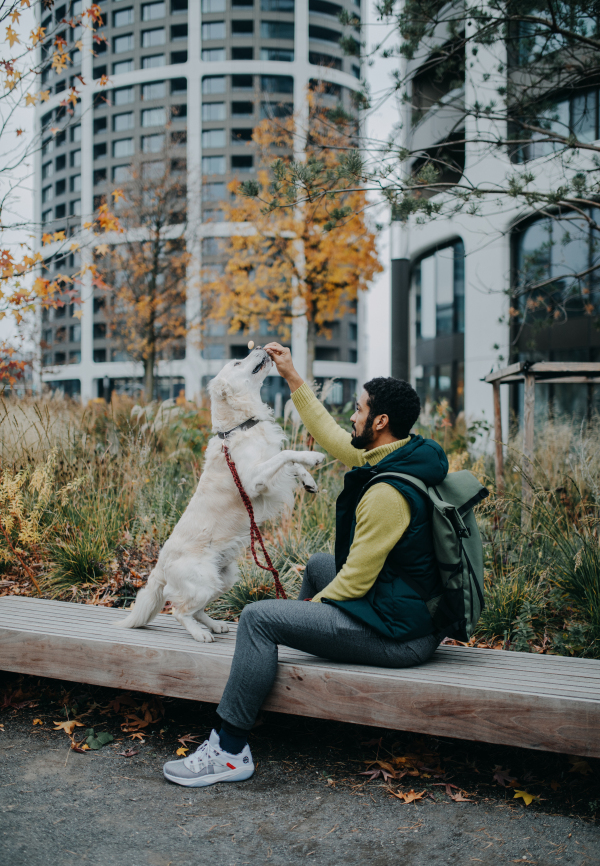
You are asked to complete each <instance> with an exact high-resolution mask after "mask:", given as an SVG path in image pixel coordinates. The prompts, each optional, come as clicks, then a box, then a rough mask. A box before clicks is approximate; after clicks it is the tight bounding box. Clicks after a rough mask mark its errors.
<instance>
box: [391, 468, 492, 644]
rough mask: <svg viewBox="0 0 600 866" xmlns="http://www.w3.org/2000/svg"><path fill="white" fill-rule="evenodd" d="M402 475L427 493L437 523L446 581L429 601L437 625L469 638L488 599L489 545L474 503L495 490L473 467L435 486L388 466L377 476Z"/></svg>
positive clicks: (436, 539) (437, 543) (449, 633)
mask: <svg viewBox="0 0 600 866" xmlns="http://www.w3.org/2000/svg"><path fill="white" fill-rule="evenodd" d="M386 476H393V477H395V478H402V479H404V481H406V482H407V483H408V484H410V485H411V486H412V487H414V488H415V489H416V490H419V491H420V492H421V493H422V494H423V495H424V496H425V497H427V499H428V501H429V506H430V514H431V520H432V525H433V548H434V553H435V558H436V560H437V564H438V568H439V570H440V577H441V580H442V585H443V587H444V589H443V592H442V594H441V595H438V596H436V597H435V598H432V599H429V601H427V607H428V609H429V613H430V614H431V616H432V619H433V622H434V624H435V626H436V628H438V629H440V631H443V632H444V634H445V635H446V636H448V637H453V638H455V639H456V640H461V641H467V640H469V638H470V637H471V635H472V634H473V632H474V631H475V627H476V625H477V622H478V621H479V617H480V616H481V611H482V610H483V608H484V600H483V545H482V543H481V536H480V535H479V529H478V527H477V521H476V519H475V515H474V514H473V508H474V507H475V505H477V503H478V502H481V500H482V499H485V497H486V496H488V495H489V491H488V489H487V487H484V486H483V484H480V483H479V481H478V480H477V479H476V478H475V476H474V475H473V473H472V472H469V471H468V470H467V469H463V470H461V471H460V472H450V473H449V474H448V475H447V476H446V478H445V479H444V481H442V483H441V484H436V485H435V486H433V487H427V485H426V484H425V483H424V482H423V481H421V480H420V479H419V478H415V477H414V476H412V475H405V474H404V473H403V472H382V473H381V475H379V476H378V478H377V480H378V481H379V480H380V479H381V478H385V477H386Z"/></svg>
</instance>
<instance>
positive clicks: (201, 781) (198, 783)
mask: <svg viewBox="0 0 600 866" xmlns="http://www.w3.org/2000/svg"><path fill="white" fill-rule="evenodd" d="M253 775H254V765H252V766H251V767H241V768H240V769H239V770H231V772H230V773H219V774H218V776H217V777H216V778H215V776H200V777H199V778H198V779H182V778H181V777H180V776H171V775H170V774H169V773H166V772H165V771H164V770H163V776H164V777H165V779H168V781H169V782H175V784H176V785H183V786H184V787H185V788H207V787H208V786H209V785H218V783H219V782H245V781H246V779H249V778H250V777H251V776H253Z"/></svg>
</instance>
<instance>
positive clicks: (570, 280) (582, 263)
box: [515, 208, 600, 322]
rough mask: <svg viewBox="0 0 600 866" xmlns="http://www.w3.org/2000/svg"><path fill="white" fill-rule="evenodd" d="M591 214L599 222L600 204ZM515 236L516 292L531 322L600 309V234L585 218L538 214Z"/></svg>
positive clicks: (580, 314) (584, 313) (595, 312)
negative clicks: (553, 216) (538, 215)
mask: <svg viewBox="0 0 600 866" xmlns="http://www.w3.org/2000/svg"><path fill="white" fill-rule="evenodd" d="M590 216H591V217H592V219H593V220H594V221H596V222H598V220H600V209H596V208H595V209H594V210H593V211H591V213H590ZM515 239H516V250H517V255H516V281H515V294H517V296H518V299H517V304H518V305H519V306H520V308H521V309H522V310H523V312H525V310H527V318H528V319H529V320H530V321H532V322H534V321H536V320H544V319H547V318H548V316H549V315H553V314H554V312H555V311H558V312H559V315H560V320H561V321H562V320H564V315H565V312H566V314H567V315H569V316H570V317H573V316H574V315H575V316H585V315H594V314H596V315H597V314H598V312H600V235H599V233H598V232H597V231H594V229H593V228H592V227H591V226H590V225H589V223H588V221H587V220H586V219H585V218H584V217H582V216H579V215H577V214H573V215H572V216H570V217H564V218H562V219H558V218H552V217H545V218H543V219H538V220H536V221H535V222H532V223H530V224H529V225H528V226H527V227H526V228H525V229H522V230H520V231H518V232H517V233H515ZM590 269H591V270H590ZM586 271H588V273H585V272H586ZM579 274H582V276H578V275H579ZM549 280H552V282H550V283H549V282H548V281H549ZM540 284H541V285H540Z"/></svg>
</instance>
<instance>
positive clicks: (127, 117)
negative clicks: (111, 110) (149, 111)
mask: <svg viewBox="0 0 600 866" xmlns="http://www.w3.org/2000/svg"><path fill="white" fill-rule="evenodd" d="M134 126H135V118H134V115H133V111H125V112H123V114H114V115H113V119H112V128H113V132H125V131H126V130H128V129H133V127H134Z"/></svg>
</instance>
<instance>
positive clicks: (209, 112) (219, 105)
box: [202, 102, 252, 120]
mask: <svg viewBox="0 0 600 866" xmlns="http://www.w3.org/2000/svg"><path fill="white" fill-rule="evenodd" d="M250 104H251V105H252V103H250ZM202 120H225V103H224V102H203V103H202Z"/></svg>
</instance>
